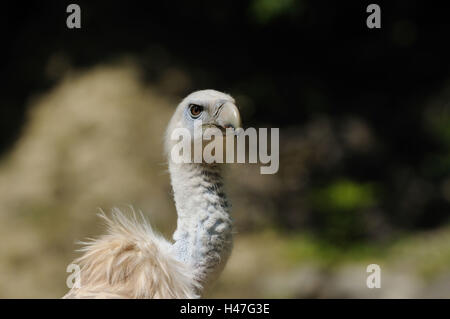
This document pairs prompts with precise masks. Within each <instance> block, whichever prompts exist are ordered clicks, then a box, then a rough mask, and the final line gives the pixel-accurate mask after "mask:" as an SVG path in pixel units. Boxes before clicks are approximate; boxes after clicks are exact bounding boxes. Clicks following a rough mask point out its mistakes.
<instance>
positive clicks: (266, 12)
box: [250, 0, 301, 24]
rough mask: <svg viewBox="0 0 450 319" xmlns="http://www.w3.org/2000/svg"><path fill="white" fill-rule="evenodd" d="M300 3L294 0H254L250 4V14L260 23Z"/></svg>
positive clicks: (295, 7)
mask: <svg viewBox="0 0 450 319" xmlns="http://www.w3.org/2000/svg"><path fill="white" fill-rule="evenodd" d="M299 4H301V2H300V1H295V0H254V1H253V3H252V4H251V5H250V12H251V15H252V16H253V17H254V18H255V19H256V20H257V22H259V23H261V24H266V23H268V22H270V21H271V20H272V19H275V18H277V17H280V16H283V15H285V14H287V13H289V12H291V11H292V10H295V9H297V8H298V7H299Z"/></svg>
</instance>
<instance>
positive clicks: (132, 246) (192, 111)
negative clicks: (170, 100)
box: [63, 90, 241, 298]
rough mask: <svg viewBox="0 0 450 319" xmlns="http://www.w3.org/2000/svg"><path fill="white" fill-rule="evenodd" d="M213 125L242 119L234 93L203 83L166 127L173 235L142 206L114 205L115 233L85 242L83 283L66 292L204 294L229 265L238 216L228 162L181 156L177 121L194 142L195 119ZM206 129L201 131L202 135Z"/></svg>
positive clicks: (110, 225) (110, 219)
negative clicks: (228, 189) (133, 210)
mask: <svg viewBox="0 0 450 319" xmlns="http://www.w3.org/2000/svg"><path fill="white" fill-rule="evenodd" d="M196 120H201V123H202V129H203V130H204V129H206V128H207V127H214V128H218V129H220V130H221V131H225V129H227V130H228V129H231V130H233V129H235V130H237V129H238V128H240V127H241V119H240V114H239V110H238V108H237V107H236V105H235V101H234V99H233V98H232V97H231V96H230V95H228V94H225V93H221V92H218V91H215V90H202V91H196V92H194V93H191V94H190V95H188V96H187V97H186V98H185V99H184V100H182V101H181V103H180V104H179V105H178V106H177V108H176V110H175V112H174V114H173V116H172V118H171V120H170V122H169V125H168V128H167V131H166V135H165V150H166V155H167V157H168V168H169V173H170V180H171V186H172V189H173V197H174V201H175V207H176V211H177V216H178V219H177V227H176V230H175V232H174V234H173V241H170V240H167V239H165V238H163V237H162V236H161V235H159V234H158V233H156V232H155V231H154V230H153V229H152V227H151V226H150V224H149V223H148V222H147V221H146V220H145V218H143V216H142V214H141V215H139V216H136V214H130V215H131V216H128V215H125V214H124V213H122V212H121V211H120V210H119V209H117V208H115V209H113V211H112V213H111V215H110V216H107V215H105V214H104V213H101V214H100V217H101V218H103V220H104V221H105V222H106V225H107V233H106V234H104V235H103V236H101V237H99V238H96V239H90V240H88V241H86V242H82V244H83V246H82V248H81V249H80V251H81V252H82V255H81V256H80V257H79V258H77V259H75V260H74V262H73V263H74V264H76V265H78V267H79V270H80V272H79V274H80V276H79V279H80V282H79V285H74V286H73V287H72V288H71V289H70V290H69V291H68V293H67V294H66V295H65V296H64V297H63V298H199V297H201V296H202V293H203V292H204V291H205V288H206V287H208V286H209V285H210V284H211V283H212V282H213V281H214V280H215V279H216V278H217V277H218V275H219V274H220V273H221V271H222V270H223V268H224V266H225V263H226V262H227V259H228V257H229V255H230V253H231V248H232V219H231V216H230V204H229V202H228V200H227V198H226V195H225V192H224V182H223V178H222V174H221V171H222V168H223V167H222V166H223V164H220V163H217V162H213V163H207V162H206V161H204V160H202V161H199V162H198V161H189V162H178V161H174V160H173V158H172V156H170V155H171V149H172V148H173V146H174V145H175V144H176V143H177V141H175V140H172V138H171V136H172V133H173V132H174V130H176V129H185V130H188V131H189V132H190V133H191V134H190V136H191V139H192V140H191V142H192V143H193V142H194V139H195V138H196V135H194V123H195V121H196ZM197 136H198V135H197Z"/></svg>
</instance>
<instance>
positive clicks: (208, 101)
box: [166, 90, 242, 153]
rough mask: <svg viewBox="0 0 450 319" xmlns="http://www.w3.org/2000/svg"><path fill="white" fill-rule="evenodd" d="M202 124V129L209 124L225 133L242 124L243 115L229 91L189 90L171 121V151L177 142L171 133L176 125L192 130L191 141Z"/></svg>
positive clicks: (167, 143)
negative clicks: (226, 92) (227, 92)
mask: <svg viewBox="0 0 450 319" xmlns="http://www.w3.org/2000/svg"><path fill="white" fill-rule="evenodd" d="M200 125H201V131H200V132H205V131H206V130H208V128H215V129H219V130H220V131H221V132H222V134H223V136H225V133H226V130H227V129H232V130H233V131H234V130H235V129H238V128H241V126H242V123H241V116H240V114H239V110H238V108H237V107H236V105H235V101H234V99H233V98H232V97H231V96H230V95H228V94H225V93H222V92H219V91H215V90H202V91H196V92H193V93H191V94H189V95H188V96H187V97H186V98H184V100H183V101H181V103H180V104H179V105H178V106H177V108H176V110H175V112H174V114H173V116H172V119H171V120H170V122H169V126H168V129H167V135H166V150H167V151H168V152H169V153H170V150H171V147H172V146H173V145H174V144H175V143H177V141H174V140H172V138H171V135H172V132H173V131H174V130H175V129H178V128H183V129H187V131H189V136H190V137H191V142H194V139H196V138H198V136H197V135H195V134H194V133H195V132H196V131H195V129H196V127H197V132H198V126H200Z"/></svg>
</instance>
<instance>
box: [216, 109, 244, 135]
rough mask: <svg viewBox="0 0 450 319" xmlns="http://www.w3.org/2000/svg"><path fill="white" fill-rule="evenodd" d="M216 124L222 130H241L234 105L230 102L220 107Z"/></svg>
mask: <svg viewBox="0 0 450 319" xmlns="http://www.w3.org/2000/svg"><path fill="white" fill-rule="evenodd" d="M216 124H217V126H219V127H220V128H222V129H227V128H233V129H235V130H236V129H238V128H241V127H242V122H241V115H240V113H239V110H238V108H237V107H236V105H234V104H233V103H231V102H226V103H225V104H224V105H222V107H221V109H220V111H219V114H218V115H217V118H216Z"/></svg>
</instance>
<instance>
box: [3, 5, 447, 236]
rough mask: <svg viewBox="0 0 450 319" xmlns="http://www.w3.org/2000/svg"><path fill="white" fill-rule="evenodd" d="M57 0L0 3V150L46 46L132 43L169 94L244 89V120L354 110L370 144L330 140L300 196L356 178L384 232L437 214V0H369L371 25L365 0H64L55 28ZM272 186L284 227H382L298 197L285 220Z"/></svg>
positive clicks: (332, 115) (443, 142) (13, 130)
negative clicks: (177, 79)
mask: <svg viewBox="0 0 450 319" xmlns="http://www.w3.org/2000/svg"><path fill="white" fill-rule="evenodd" d="M69 3H70V2H68V1H45V2H44V1H27V2H12V1H9V2H6V3H3V4H2V10H1V11H2V18H1V21H0V23H1V40H2V44H3V48H2V55H3V56H4V57H3V58H2V64H3V66H2V72H1V73H2V81H3V84H2V93H1V96H0V99H1V100H0V104H1V109H0V152H1V154H7V152H8V151H9V150H10V149H12V148H13V147H14V143H15V141H16V139H17V138H18V137H19V136H20V134H21V130H22V129H23V127H24V125H25V123H26V116H25V114H26V111H27V105H29V104H27V101H28V99H29V98H30V96H32V95H34V94H37V93H39V92H43V91H45V90H47V89H48V88H51V87H52V86H53V85H55V83H56V82H57V80H58V79H57V78H51V77H48V76H44V74H45V65H46V61H47V59H48V57H49V56H51V55H52V54H54V53H62V54H64V56H66V57H67V58H68V59H69V61H70V63H71V65H72V66H73V67H74V68H89V67H90V66H93V65H96V64H98V63H101V62H105V61H109V60H111V59H114V58H115V57H117V56H120V55H121V54H123V53H130V52H132V53H133V55H134V56H136V57H137V58H138V59H139V61H140V66H141V68H142V70H143V72H144V74H145V79H146V81H148V83H152V81H155V80H156V79H158V77H159V76H160V74H161V72H163V71H164V70H165V69H167V68H169V67H171V68H174V67H175V68H178V69H181V70H183V71H184V72H185V73H186V74H189V76H190V78H191V85H190V87H189V88H188V89H186V90H185V92H184V91H183V92H177V94H179V95H180V96H183V95H185V94H186V93H188V92H190V91H192V90H195V89H203V88H215V89H217V90H222V91H226V92H230V93H232V94H234V95H239V94H240V93H242V94H245V95H246V96H248V97H250V98H251V101H252V105H254V106H256V110H257V111H253V112H248V113H244V114H243V115H244V122H245V123H246V125H248V126H263V125H265V126H268V125H270V126H273V127H280V129H281V134H282V135H281V137H282V138H283V134H286V136H288V135H289V132H290V130H291V129H292V128H296V127H303V126H305V125H307V124H308V123H309V122H310V121H311V120H313V119H314V118H315V117H316V116H317V115H318V114H319V115H324V116H326V117H327V118H328V119H330V121H331V122H330V123H331V124H330V125H331V127H332V128H333V129H336V130H337V131H339V129H340V127H341V124H342V123H344V122H345V119H346V118H347V117H348V116H349V115H351V116H352V117H357V118H358V119H360V120H361V121H363V122H364V123H365V124H364V125H366V126H367V127H369V128H370V130H371V132H372V134H373V136H375V137H376V140H377V143H376V147H374V148H373V149H372V150H371V151H363V152H359V151H354V150H352V149H346V148H345V147H343V148H342V152H343V156H341V158H340V160H339V161H337V162H335V163H333V164H332V165H328V166H323V165H316V163H312V164H310V165H309V166H308V169H309V171H310V173H309V174H310V181H311V182H310V184H309V186H308V189H307V190H306V191H305V192H304V193H306V194H307V198H313V199H314V198H315V197H317V196H320V194H324V193H323V192H321V191H318V193H317V192H316V190H317V189H325V192H326V190H327V189H328V190H330V189H331V190H332V189H334V188H333V181H335V180H336V179H338V180H339V179H342V178H343V179H344V180H352V181H356V184H352V185H353V186H355V185H356V186H355V187H356V188H355V187H353V186H350V189H351V190H352V189H354V188H355V191H356V194H357V196H359V195H358V194H364V190H363V191H361V192H360V191H358V187H360V186H357V185H365V183H370V185H372V186H374V187H375V191H374V192H373V193H374V194H376V198H377V200H376V203H375V205H371V206H372V208H374V207H375V208H376V209H372V213H371V214H374V216H375V215H376V216H378V217H377V218H381V219H382V221H383V222H382V224H383V225H384V226H385V227H384V228H383V234H384V235H387V236H390V235H391V234H395V232H396V231H404V230H407V231H410V230H420V229H430V228H436V227H438V226H440V225H442V224H443V223H445V222H446V221H448V217H449V215H450V202H449V200H450V199H449V195H448V192H450V191H449V190H448V187H450V186H448V185H447V184H446V181H447V179H448V178H449V172H450V119H449V116H450V113H449V102H448V98H449V97H450V91H449V87H450V82H449V81H450V75H449V65H450V63H449V56H450V49H449V46H448V38H449V35H450V33H449V31H450V29H449V21H448V11H447V10H446V9H445V7H444V6H441V5H438V4H436V3H430V2H426V1H389V2H380V1H378V2H377V3H378V4H379V5H380V6H381V12H382V20H381V21H382V22H381V23H382V27H381V29H368V28H367V27H366V18H367V16H368V13H366V10H365V9H366V6H367V5H368V4H369V3H370V2H366V1H345V2H344V1H339V2H338V1H307V0H302V1H294V0H283V1H269V0H254V1H184V2H173V1H158V2H156V1H146V2H144V1H126V2H125V1H120V2H113V1H108V2H106V1H103V2H95V3H93V2H92V1H77V2H76V3H77V4H79V5H80V6H81V8H82V22H81V23H82V28H81V29H80V30H75V29H74V30H68V29H67V28H66V26H65V20H66V17H67V14H65V8H66V6H67V5H68V4H69ZM336 143H338V144H339V143H341V141H340V138H339V135H337V138H336ZM282 156H283V153H282ZM281 161H283V159H281ZM281 173H282V172H281ZM399 176H400V177H399ZM299 178H300V177H299ZM447 183H448V182H447ZM344 184H345V183H344ZM328 185H330V187H331V188H327V187H328ZM446 185H447V186H446ZM372 186H371V187H372ZM352 187H353V188H352ZM361 187H362V186H361ZM446 187H447V188H446ZM446 192H447V193H446ZM316 193H317V194H319V195H317V194H316ZM274 196H277V198H274V201H275V203H276V205H278V208H279V209H280V211H281V213H280V215H279V218H277V219H276V223H277V224H278V225H279V226H280V227H284V228H286V229H287V230H289V229H296V228H299V227H300V228H302V227H307V228H309V229H312V230H313V231H315V232H317V234H318V235H319V236H322V237H323V238H325V239H326V240H331V241H332V242H334V241H336V240H337V241H338V242H342V243H345V242H347V241H349V240H350V241H352V240H354V239H355V238H356V239H362V240H366V239H371V240H372V239H374V240H376V239H377V238H378V237H384V235H383V236H380V232H378V231H375V232H374V231H370V229H368V228H367V229H366V228H364V227H362V228H361V227H360V226H359V225H360V224H359V221H358V218H357V217H355V211H357V210H358V209H360V208H361V205H353V206H352V205H350V206H346V207H344V208H342V209H341V210H342V211H340V214H341V215H340V216H348V218H347V219H348V221H349V222H348V223H346V224H345V225H342V227H343V228H342V229H344V230H343V231H342V232H339V234H336V233H335V232H333V229H335V228H336V227H338V228H339V227H341V221H338V222H336V221H335V219H333V218H331V217H329V216H330V214H333V212H335V211H337V210H339V209H337V208H336V207H334V206H333V203H331V204H330V205H331V206H330V205H328V206H327V205H322V206H321V205H316V204H314V203H315V202H314V200H312V204H311V205H310V206H309V207H310V208H309V210H308V213H306V215H307V216H309V217H307V218H302V219H301V221H299V220H297V219H296V218H295V217H292V216H289V214H290V208H289V207H290V205H291V206H292V205H294V204H295V202H292V203H291V201H292V200H293V199H292V198H295V197H296V196H297V193H296V192H295V191H291V192H290V191H288V190H286V191H282V192H280V193H277V195H274ZM361 196H362V195H361ZM362 206H364V205H362ZM373 206H374V207H373ZM369 228H370V227H369ZM326 229H331V231H327V230H326Z"/></svg>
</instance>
